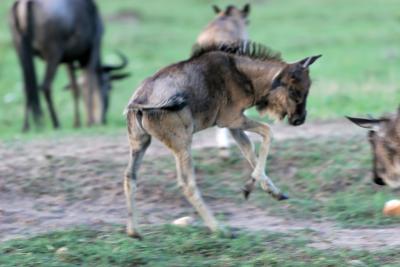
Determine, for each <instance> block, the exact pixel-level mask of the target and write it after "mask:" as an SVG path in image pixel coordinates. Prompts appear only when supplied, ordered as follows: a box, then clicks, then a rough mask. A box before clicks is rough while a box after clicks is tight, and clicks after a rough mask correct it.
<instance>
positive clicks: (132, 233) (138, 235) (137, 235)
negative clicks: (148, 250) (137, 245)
mask: <svg viewBox="0 0 400 267" xmlns="http://www.w3.org/2000/svg"><path fill="white" fill-rule="evenodd" d="M126 233H127V235H128V236H129V237H132V238H135V239H138V240H143V237H142V235H141V234H139V233H138V232H134V231H130V230H127V231H126Z"/></svg>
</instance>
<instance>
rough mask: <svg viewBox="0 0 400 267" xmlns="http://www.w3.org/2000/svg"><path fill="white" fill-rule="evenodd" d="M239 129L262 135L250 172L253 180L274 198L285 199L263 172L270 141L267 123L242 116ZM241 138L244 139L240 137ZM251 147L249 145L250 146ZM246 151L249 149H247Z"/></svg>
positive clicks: (269, 130)
mask: <svg viewBox="0 0 400 267" xmlns="http://www.w3.org/2000/svg"><path fill="white" fill-rule="evenodd" d="M239 127H240V129H241V130H246V131H249V132H254V133H257V134H259V135H260V136H261V137H262V143H261V146H260V149H259V153H258V159H257V163H256V166H255V167H254V170H253V172H252V174H251V177H252V178H254V179H255V180H259V181H260V183H261V187H262V189H263V190H264V191H266V192H268V193H270V194H271V195H272V196H273V197H274V198H276V199H278V200H284V199H287V196H285V195H284V194H282V193H281V191H280V190H279V189H278V188H277V187H276V186H275V185H274V184H273V182H272V181H271V180H270V179H269V177H268V176H267V175H266V174H265V164H266V161H267V157H268V153H269V146H270V142H271V138H270V135H271V129H270V127H269V126H268V125H266V124H263V123H260V122H257V121H253V120H250V119H248V118H244V121H243V123H242V124H241V125H240V126H239ZM242 140H244V139H243V138H242ZM250 147H251V146H250ZM246 151H250V150H249V149H247V150H246Z"/></svg>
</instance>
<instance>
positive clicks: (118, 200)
mask: <svg viewBox="0 0 400 267" xmlns="http://www.w3.org/2000/svg"><path fill="white" fill-rule="evenodd" d="M339 129H340V131H341V134H344V135H360V136H362V135H363V134H364V132H363V131H359V130H358V129H357V128H356V127H350V124H349V123H346V122H344V121H340V122H329V123H327V122H322V123H318V124H312V123H310V124H307V125H305V126H302V127H298V128H296V131H294V128H293V127H288V126H283V125H277V126H276V127H274V133H275V134H274V137H275V140H285V139H291V138H318V137H323V136H331V135H335V134H336V133H337V132H338V130H339ZM214 139H215V135H214V129H211V130H207V131H204V132H202V133H199V134H198V135H197V136H196V139H195V141H194V148H195V149H200V148H207V147H214V146H215V142H214ZM127 154H128V145H127V142H126V137H125V136H124V135H121V136H117V137H115V136H113V137H107V136H102V137H79V138H77V137H74V138H65V139H57V140H46V141H44V140H43V141H32V142H14V143H0V158H1V161H0V241H5V240H9V239H13V238H16V237H26V236H29V235H33V234H37V233H43V232H47V231H51V230H60V229H65V228H68V227H72V226H77V225H82V224H85V225H91V226H93V227H101V226H104V224H109V223H116V224H124V223H125V218H126V210H125V199H124V195H123V190H122V173H123V171H124V168H125V166H126V162H127ZM168 154H169V152H168V151H167V150H166V149H165V148H164V147H163V146H162V145H161V144H160V143H158V142H153V144H152V145H151V147H150V148H149V150H148V152H147V154H146V157H145V163H144V169H145V170H144V171H145V172H146V171H148V169H151V167H152V164H153V161H154V160H155V159H157V157H158V156H163V155H168ZM174 168H175V166H168V169H169V172H168V174H167V175H166V174H165V173H163V170H162V169H158V168H157V170H154V169H153V170H152V172H151V173H152V174H153V175H154V174H156V175H160V176H162V177H163V179H166V181H167V183H168V184H169V185H174V183H175V176H174V175H172V174H171V172H170V170H171V169H174ZM146 176H148V174H146ZM164 177H165V178H164ZM164 186H165V185H164V184H162V185H158V184H157V183H156V182H154V181H139V192H138V199H139V207H140V210H141V213H142V214H141V216H140V218H141V223H142V224H163V223H168V222H171V221H172V220H174V219H176V218H178V217H181V216H187V215H191V216H195V214H194V211H193V209H192V208H191V206H190V205H189V204H188V203H187V202H186V201H185V199H184V198H183V197H182V196H181V195H180V194H179V195H177V194H174V193H171V191H169V190H165V188H164ZM206 200H207V202H208V203H209V204H210V205H211V206H212V208H213V210H215V211H217V210H218V211H219V214H223V221H224V222H225V223H226V224H228V225H230V226H234V227H239V228H243V229H247V230H254V231H263V230H265V231H277V232H283V233H289V232H293V231H299V230H307V231H310V232H311V235H312V237H313V238H312V240H313V243H312V244H310V246H312V247H316V248H320V249H328V248H335V247H344V248H351V249H366V250H371V251H375V250H379V249H387V248H388V247H397V246H400V236H399V235H398V233H399V232H400V227H390V228H380V229H343V228H340V227H338V226H336V225H334V224H333V223H331V222H314V221H305V220H293V219H290V220H289V219H285V218H283V217H277V216H271V215H269V214H268V211H266V210H262V209H260V208H257V207H255V205H252V202H251V200H250V201H243V202H241V203H240V204H233V203H226V202H224V200H223V199H216V198H213V197H210V196H208V197H207V196H206Z"/></svg>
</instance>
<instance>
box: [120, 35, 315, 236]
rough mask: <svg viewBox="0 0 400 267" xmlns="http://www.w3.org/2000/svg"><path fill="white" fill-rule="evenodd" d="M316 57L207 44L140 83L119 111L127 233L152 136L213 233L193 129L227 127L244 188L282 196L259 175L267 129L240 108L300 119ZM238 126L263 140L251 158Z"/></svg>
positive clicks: (132, 231)
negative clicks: (289, 58)
mask: <svg viewBox="0 0 400 267" xmlns="http://www.w3.org/2000/svg"><path fill="white" fill-rule="evenodd" d="M319 57H320V56H313V57H307V58H305V59H303V60H301V61H299V62H296V63H292V64H288V63H285V62H284V61H282V60H281V59H280V56H279V55H278V54H273V53H271V52H270V51H269V50H267V49H266V48H265V47H263V46H260V45H255V44H252V43H248V42H241V43H238V44H236V45H232V46H210V47H208V48H200V50H199V51H197V52H195V53H194V54H193V56H192V57H191V58H190V59H188V60H186V61H182V62H179V63H176V64H173V65H170V66H168V67H166V68H163V69H161V70H160V71H158V72H157V73H156V74H154V75H153V76H151V77H149V78H147V79H146V80H144V81H143V83H142V84H141V85H140V86H139V88H138V89H137V91H136V92H135V94H134V95H133V97H132V98H131V100H130V102H129V104H128V106H127V108H126V117H127V124H128V135H129V142H130V161H129V165H128V167H127V170H126V173H125V179H124V190H125V194H126V199H127V205H128V213H129V220H128V225H127V233H128V234H129V235H130V236H133V237H138V236H140V235H139V233H138V228H137V219H136V213H137V211H136V207H135V199H134V197H135V191H136V178H137V177H136V175H137V174H136V173H137V171H138V168H139V166H140V164H141V161H142V158H143V155H144V153H145V151H146V149H147V147H148V146H149V145H150V142H151V137H152V136H153V137H156V138H157V139H159V140H160V141H161V142H163V143H164V144H165V145H166V146H167V147H168V148H169V149H170V150H171V151H172V152H173V154H174V156H175V160H176V166H177V176H178V184H179V186H180V187H182V189H183V193H184V194H185V196H186V198H187V199H188V201H189V202H190V203H191V204H192V205H193V206H194V207H195V209H196V210H197V212H198V213H199V214H200V216H201V217H202V218H203V220H204V221H205V224H206V225H207V226H208V228H209V229H211V230H212V231H216V230H218V229H219V226H218V223H217V221H216V219H215V218H214V215H213V213H212V212H211V211H210V210H209V209H208V207H207V205H206V204H205V203H204V202H203V200H202V197H201V195H200V192H199V190H198V189H197V186H196V181H195V173H194V168H193V164H192V157H191V152H190V146H191V142H192V136H193V134H194V133H196V132H198V131H201V130H203V129H206V128H209V127H212V126H219V127H227V128H229V130H230V132H231V134H232V135H233V137H234V139H235V141H236V142H237V144H238V145H239V147H240V149H241V151H242V153H243V155H244V157H245V158H246V159H247V160H248V161H249V163H250V165H251V167H252V168H253V172H252V174H251V177H252V179H251V181H250V182H248V184H247V187H246V191H247V192H245V193H246V194H248V193H250V191H251V189H252V188H253V186H254V183H255V182H256V181H260V182H261V186H262V188H263V189H264V190H265V191H267V192H268V193H270V194H272V196H273V197H275V198H276V199H278V200H282V199H286V198H287V197H286V196H285V195H284V194H282V193H281V191H280V190H279V189H278V188H277V187H276V186H275V185H274V184H273V183H272V181H271V180H270V179H269V178H268V176H267V175H266V174H265V163H266V159H267V155H268V151H269V144H270V127H269V126H268V125H267V124H264V123H260V122H257V121H253V120H250V119H249V118H247V117H246V116H245V115H244V113H243V112H244V111H245V110H246V109H248V108H250V107H253V106H255V107H257V109H258V111H259V112H260V113H261V114H264V113H266V112H268V113H270V114H272V115H275V116H277V117H278V118H280V119H283V118H285V117H286V116H287V117H288V121H289V123H290V124H292V125H300V124H302V123H304V121H305V119H306V114H307V112H306V100H307V95H308V91H309V88H310V85H311V81H310V78H309V69H308V67H309V66H310V65H311V64H312V63H313V62H314V61H315V60H316V59H318V58H319ZM245 130H246V131H250V132H254V133H257V134H259V135H260V136H261V137H262V145H261V147H260V151H259V155H258V158H257V157H256V155H255V153H254V151H253V146H252V143H251V141H250V140H249V138H248V137H247V136H246V135H245V133H244V131H245Z"/></svg>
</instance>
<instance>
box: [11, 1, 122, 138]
mask: <svg viewBox="0 0 400 267" xmlns="http://www.w3.org/2000/svg"><path fill="white" fill-rule="evenodd" d="M10 25H11V30H12V35H13V40H14V46H15V49H16V51H17V54H18V58H19V61H20V66H21V69H22V73H23V77H24V90H25V96H26V103H25V118H24V125H23V130H25V131H27V130H29V126H30V123H29V120H30V116H31V115H33V119H34V122H35V123H36V124H37V125H39V126H40V125H41V124H42V123H41V121H42V116H43V115H42V109H41V105H40V96H39V88H38V84H37V79H36V71H35V65H34V56H39V57H40V58H42V59H43V60H44V61H45V63H46V68H45V75H44V81H43V84H42V85H41V86H40V89H41V91H42V92H43V93H44V96H45V100H46V102H47V106H48V109H49V112H50V116H51V121H52V124H53V127H54V128H58V127H59V121H58V118H57V114H56V111H55V107H54V104H53V100H52V94H51V84H52V82H53V80H54V77H55V74H56V71H57V66H58V65H59V64H61V63H65V64H66V65H67V70H68V74H69V79H70V83H71V85H72V86H71V88H72V92H73V96H74V112H75V116H74V124H75V126H79V125H80V118H79V104H78V101H79V96H80V90H79V87H78V84H77V81H76V76H75V75H76V74H75V67H74V66H76V65H78V66H79V68H81V69H82V70H83V76H84V80H85V81H86V82H87V87H86V88H82V94H83V97H84V100H85V106H86V109H87V115H88V116H87V117H88V119H87V123H88V125H91V124H94V123H100V122H102V123H105V122H106V113H107V109H108V103H109V92H110V89H111V83H110V82H111V80H112V79H113V78H116V76H114V75H113V74H112V72H113V71H114V70H118V69H122V68H123V67H125V66H126V63H127V62H126V60H125V59H124V62H125V63H124V64H121V65H120V66H115V67H113V66H105V65H102V62H101V56H100V52H101V40H102V36H103V24H102V20H101V17H100V14H99V12H98V9H97V7H96V5H95V2H94V1H92V0H17V1H15V2H14V4H13V6H12V9H11V12H10ZM124 77H126V75H125V76H124V75H118V78H124Z"/></svg>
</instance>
